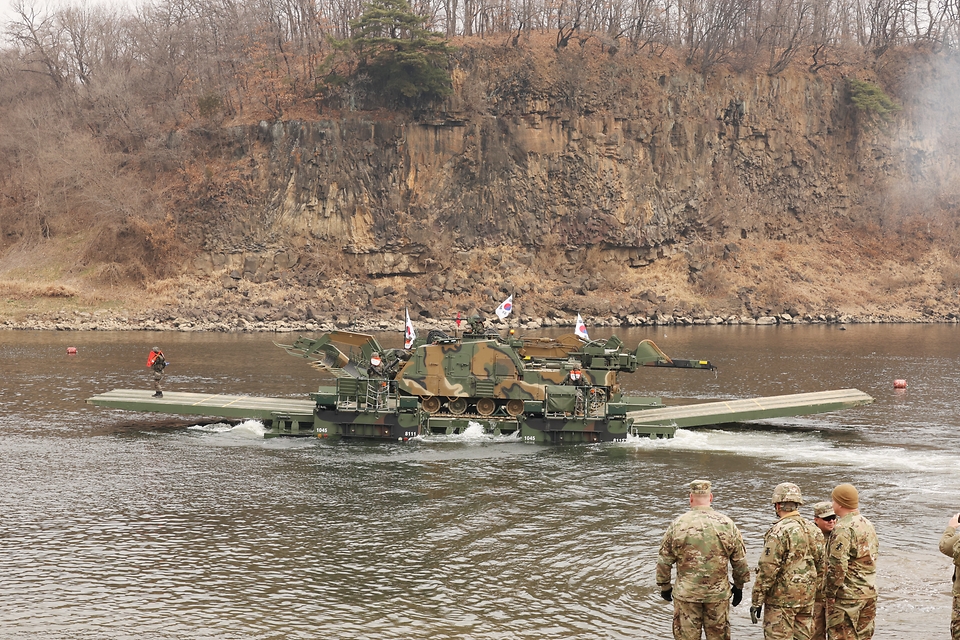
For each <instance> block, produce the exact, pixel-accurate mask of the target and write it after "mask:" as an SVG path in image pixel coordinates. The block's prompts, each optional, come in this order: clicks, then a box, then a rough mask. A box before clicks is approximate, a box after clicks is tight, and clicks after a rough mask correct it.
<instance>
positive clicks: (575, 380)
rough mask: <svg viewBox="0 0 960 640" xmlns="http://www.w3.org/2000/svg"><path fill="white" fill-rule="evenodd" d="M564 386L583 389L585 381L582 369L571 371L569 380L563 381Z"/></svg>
mask: <svg viewBox="0 0 960 640" xmlns="http://www.w3.org/2000/svg"><path fill="white" fill-rule="evenodd" d="M563 384H566V385H572V386H574V387H582V386H583V385H584V384H585V383H584V381H583V372H582V371H580V369H571V370H570V373H569V375H567V379H566V380H564V381H563Z"/></svg>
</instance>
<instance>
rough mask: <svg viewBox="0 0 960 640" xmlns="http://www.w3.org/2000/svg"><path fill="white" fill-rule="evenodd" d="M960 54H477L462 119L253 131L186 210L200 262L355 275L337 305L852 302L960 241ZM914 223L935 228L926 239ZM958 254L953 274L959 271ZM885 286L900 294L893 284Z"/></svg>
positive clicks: (232, 138)
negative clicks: (881, 118)
mask: <svg viewBox="0 0 960 640" xmlns="http://www.w3.org/2000/svg"><path fill="white" fill-rule="evenodd" d="M949 68H951V67H950V65H949V64H944V61H942V60H940V59H939V58H938V57H937V56H935V55H920V54H913V55H909V56H908V55H906V54H903V53H901V54H896V55H891V54H888V57H887V58H885V59H883V60H880V61H878V62H876V64H874V65H873V66H872V67H871V68H870V69H869V70H864V69H862V68H858V69H854V68H853V67H852V66H851V67H843V68H828V69H821V70H820V71H819V72H816V73H813V72H810V71H808V70H806V69H803V68H797V69H791V70H788V71H786V72H784V73H782V74H780V75H777V76H768V75H765V74H758V73H756V72H753V71H750V72H738V71H735V70H733V69H728V68H722V69H720V68H718V69H715V70H714V71H713V72H712V73H710V74H709V75H707V76H704V75H702V74H700V73H699V72H695V71H693V70H691V69H688V68H686V67H684V66H682V65H680V64H676V63H674V62H671V61H669V60H667V59H663V58H652V57H647V56H645V55H635V56H625V55H623V54H622V53H619V52H618V53H616V54H615V55H610V54H609V53H607V52H605V51H601V50H600V49H595V50H594V49H590V47H589V46H588V47H586V48H579V47H571V48H570V49H568V50H562V51H560V52H550V53H549V54H543V55H536V54H534V53H531V52H529V51H524V50H523V49H517V48H508V47H485V48H472V49H463V50H462V51H461V55H460V60H459V64H458V66H457V68H456V69H455V75H454V77H455V90H456V91H455V95H454V96H453V97H452V98H451V99H450V100H449V101H448V103H447V104H446V105H445V108H444V110H443V112H442V113H440V114H433V115H430V116H428V117H419V118H415V119H413V118H412V119H403V118H400V117H398V116H396V115H394V114H382V113H369V112H367V113H364V112H344V113H337V114H330V115H328V116H323V115H321V116H319V117H318V118H317V119H315V120H313V121H309V122H308V121H304V120H297V121H286V122H276V123H269V122H261V123H259V124H257V125H251V126H247V127H236V128H234V129H232V130H230V131H229V132H227V133H228V135H226V136H225V137H224V142H223V143H222V146H221V147H218V149H219V150H220V151H221V153H220V154H219V155H218V156H217V157H215V158H213V159H210V158H209V157H208V158H207V160H205V161H206V162H207V163H208V169H207V171H208V173H209V179H210V180H209V181H210V185H208V189H207V191H206V192H205V193H204V194H203V195H202V197H198V198H197V199H196V200H195V201H194V202H193V203H192V212H191V215H190V216H186V217H185V218H184V221H185V222H186V223H187V224H195V225H196V226H197V227H198V228H199V229H200V230H201V235H202V239H203V240H202V244H203V253H202V254H201V255H200V257H199V258H198V260H197V263H196V267H197V268H198V270H200V271H202V272H205V273H207V274H211V275H218V276H219V275H223V282H224V284H226V285H227V286H231V282H232V283H233V284H234V285H236V284H237V283H238V282H242V281H244V280H247V281H251V282H263V281H269V280H271V279H276V278H278V277H281V275H282V276H283V277H284V278H287V279H289V280H291V281H293V282H297V283H299V284H300V285H302V286H306V287H321V288H323V287H326V286H328V285H329V284H331V283H335V284H336V285H337V287H336V288H337V291H336V292H334V293H332V294H330V295H328V296H324V297H325V299H326V300H327V301H328V304H327V306H328V307H329V308H331V309H335V308H342V305H347V306H353V307H354V308H357V309H363V308H364V307H365V306H366V305H369V304H381V305H385V306H388V307H391V308H392V307H395V306H397V305H399V306H400V307H402V306H403V304H404V303H407V302H411V303H413V304H414V307H415V308H417V306H418V305H419V308H421V309H429V308H430V301H433V302H434V305H433V306H434V307H444V306H445V305H447V306H450V307H451V308H453V307H454V306H456V307H459V308H463V309H464V310H466V309H470V308H473V307H476V308H480V309H486V310H487V311H489V310H490V309H491V308H492V306H495V304H496V302H498V301H499V298H501V297H502V295H503V293H505V292H507V291H517V292H519V294H520V295H525V296H526V297H527V299H528V301H529V304H530V305H531V308H530V310H529V312H530V313H535V312H543V311H544V310H545V309H548V308H557V307H563V308H567V307H572V306H575V307H576V308H586V310H587V311H588V312H589V311H593V312H594V313H596V314H601V313H603V314H606V313H607V312H610V313H613V314H614V315H615V314H616V313H617V312H620V313H649V312H651V311H655V310H656V309H655V308H656V306H657V304H661V306H662V305H663V304H666V305H667V306H669V305H671V304H674V303H675V302H676V303H679V302H684V304H686V305H687V306H688V307H689V308H692V309H697V308H703V309H706V308H708V307H713V308H714V310H721V311H729V312H743V310H744V307H746V311H747V312H751V313H752V312H757V313H760V312H762V311H764V309H763V307H768V309H766V310H767V311H769V310H773V311H774V312H777V313H779V312H781V311H784V310H786V307H789V306H792V307H794V310H797V309H796V307H798V306H799V307H800V309H799V310H800V311H804V310H806V311H809V312H814V311H821V310H823V309H824V308H826V307H834V308H836V307H840V306H842V305H843V304H844V295H843V290H844V285H843V284H842V283H841V282H839V281H838V280H839V279H840V278H842V277H844V269H845V268H846V269H847V270H848V272H847V274H846V276H847V277H852V276H854V275H856V277H858V278H860V280H864V278H865V277H867V276H865V275H864V269H866V270H868V271H869V270H871V269H875V268H880V267H883V265H884V264H886V262H889V261H891V260H892V261H893V262H898V261H900V262H902V261H912V262H914V263H917V262H918V256H917V255H915V254H916V252H917V251H920V252H923V253H926V252H928V251H929V250H932V247H933V246H934V245H935V244H936V242H935V241H936V240H937V238H941V239H945V240H946V241H949V239H950V238H952V237H953V236H952V234H953V233H954V225H955V224H956V219H957V216H956V209H957V205H958V203H960V180H958V179H957V178H956V176H957V174H958V168H960V167H958V166H957V165H958V162H960V135H958V129H957V125H956V124H955V123H956V122H957V121H958V119H957V117H956V116H957V115H958V114H957V113H956V112H957V107H956V101H955V100H953V98H954V97H955V96H957V95H958V94H960V90H958V87H960V84H958V81H957V77H956V74H955V73H952V74H951V73H948V72H946V71H945V69H949ZM848 75H851V76H856V77H860V78H861V79H867V80H871V81H873V82H875V83H877V84H879V85H880V86H882V87H884V88H886V90H887V91H888V93H890V94H891V96H892V97H893V98H894V99H895V100H896V101H898V102H899V103H900V104H901V105H902V106H903V110H902V112H900V113H899V114H898V115H897V117H896V119H895V121H894V122H893V123H891V124H881V125H871V124H869V123H868V122H867V121H866V119H865V118H864V114H862V113H860V112H858V111H857V110H856V109H855V108H854V107H853V106H852V105H851V103H850V100H849V96H848V89H847V80H846V77H847V76H848ZM183 144H194V142H192V141H191V139H190V138H189V136H188V137H186V138H185V140H184V142H183ZM196 144H198V146H201V144H202V143H199V142H198V143H196ZM208 155H209V154H208ZM905 221H911V222H910V225H909V228H907V226H905V225H906V222H905ZM918 221H919V225H918ZM923 224H926V225H927V230H926V231H922V230H921V231H922V233H921V232H920V231H917V229H918V226H919V227H922V226H923ZM930 225H933V226H934V227H935V231H937V232H936V233H934V232H931V231H930ZM918 233H920V234H921V235H922V236H923V237H920V236H917V234H918ZM923 234H927V235H923ZM905 235H907V236H909V238H908V239H919V240H920V241H924V242H926V241H929V242H930V243H931V244H930V245H929V247H928V249H923V248H921V247H922V246H923V245H918V244H910V245H909V247H907V245H906V244H905V239H904V236H905ZM934 236H936V237H934ZM884 238H886V239H884ZM799 254H804V255H802V256H800V258H802V259H801V261H800V263H795V261H796V260H797V259H798V255H799ZM945 255H947V254H939V256H940V257H939V258H938V260H937V261H936V262H937V263H938V264H940V267H937V269H941V268H946V267H949V268H950V269H953V268H955V266H954V265H953V263H952V262H950V264H948V265H946V266H944V264H943V258H944V256H945ZM827 256H829V259H828V258H827ZM947 260H948V262H949V261H951V260H952V256H949V255H947ZM919 262H923V259H922V258H921V259H919ZM861 263H862V264H861ZM868 263H869V264H868ZM804 265H805V266H804ZM932 266H933V265H932V263H931V265H927V266H922V265H921V266H918V267H917V275H916V278H915V279H914V285H916V287H915V288H917V289H918V290H919V288H920V287H919V284H920V283H921V281H922V283H923V285H924V287H923V292H922V293H918V294H916V295H914V296H912V298H911V300H912V302H909V303H908V306H911V308H914V310H915V311H918V312H919V311H920V308H921V307H923V306H924V304H926V305H927V306H928V307H929V306H930V305H931V304H941V305H949V304H950V303H951V302H952V301H951V300H950V298H949V295H948V294H950V291H949V289H950V287H951V286H953V284H955V283H953V282H952V280H951V278H950V277H948V276H949V274H946V275H945V274H944V273H942V272H941V270H937V271H936V273H932V272H931V271H930V268H928V267H932ZM951 273H952V272H951ZM820 276H825V277H828V281H829V282H832V284H833V287H832V289H830V290H829V291H827V288H829V287H828V285H827V284H826V282H828V281H821V280H820V279H819V278H820ZM830 278H832V280H829V279H830ZM804 283H806V285H804ZM874 284H875V283H874ZM881 284H882V283H881ZM904 286H908V285H904V284H900V285H898V284H897V283H893V284H891V283H890V282H887V284H886V285H884V287H885V289H884V291H886V293H891V292H893V291H895V290H897V289H898V288H899V289H902V288H903V287H904ZM884 287H881V289H883V288H884ZM785 288H788V289H789V292H788V293H784V290H785ZM872 288H874V287H872V286H871V282H869V281H865V280H864V281H863V282H861V283H860V284H859V285H858V286H855V287H853V289H856V290H857V291H860V290H861V289H862V290H863V291H870V290H871V289H872ZM651 292H653V295H651ZM938 292H939V293H938ZM953 293H954V294H955V292H953ZM863 295H865V296H866V298H864V299H863V300H860V303H862V304H864V305H866V307H865V308H867V307H869V308H870V309H871V310H873V311H877V310H882V309H883V308H884V304H885V303H884V300H883V296H882V295H879V292H878V296H877V297H871V295H870V294H863ZM338 296H339V298H338ZM931 296H933V297H934V300H933V301H932V302H931ZM661 298H663V299H664V300H660V299H661ZM668 298H669V300H666V299H668ZM914 298H916V299H915V300H914ZM658 301H659V302H658ZM776 307H781V308H776ZM943 310H944V309H941V311H943ZM437 312H438V311H437V310H436V309H434V310H433V313H437ZM427 313H429V311H428V312H427Z"/></svg>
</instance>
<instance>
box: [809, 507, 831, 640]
mask: <svg viewBox="0 0 960 640" xmlns="http://www.w3.org/2000/svg"><path fill="white" fill-rule="evenodd" d="M813 524H815V525H817V528H818V529H820V531H821V533H823V544H824V549H826V548H827V547H829V546H830V538H831V536H832V535H833V528H834V526H835V525H836V524H837V514H835V513H834V512H833V504H832V503H830V502H818V503H817V504H815V505H813ZM823 559H824V564H823V565H821V571H820V573H821V576H820V587H819V588H818V589H817V601H816V602H814V603H813V636H812V637H811V638H810V640H827V610H826V608H825V607H824V604H823V587H824V584H825V582H824V578H826V564H825V563H826V559H827V556H826V551H824V556H823Z"/></svg>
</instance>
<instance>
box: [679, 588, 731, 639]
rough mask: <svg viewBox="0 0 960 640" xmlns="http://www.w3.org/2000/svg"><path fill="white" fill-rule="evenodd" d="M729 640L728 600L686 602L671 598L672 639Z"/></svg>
mask: <svg viewBox="0 0 960 640" xmlns="http://www.w3.org/2000/svg"><path fill="white" fill-rule="evenodd" d="M700 629H703V631H704V633H705V634H706V636H707V640H730V601H729V600H720V601H719V602H686V601H685V600H677V599H676V598H674V599H673V637H674V640H700Z"/></svg>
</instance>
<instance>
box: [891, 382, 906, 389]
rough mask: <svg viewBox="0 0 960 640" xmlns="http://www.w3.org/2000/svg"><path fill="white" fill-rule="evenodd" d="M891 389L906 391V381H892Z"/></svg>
mask: <svg viewBox="0 0 960 640" xmlns="http://www.w3.org/2000/svg"><path fill="white" fill-rule="evenodd" d="M893 388H894V389H906V388H907V381H906V380H894V381H893Z"/></svg>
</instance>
